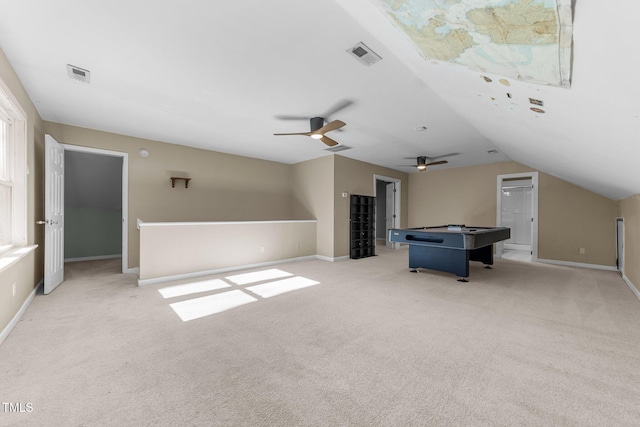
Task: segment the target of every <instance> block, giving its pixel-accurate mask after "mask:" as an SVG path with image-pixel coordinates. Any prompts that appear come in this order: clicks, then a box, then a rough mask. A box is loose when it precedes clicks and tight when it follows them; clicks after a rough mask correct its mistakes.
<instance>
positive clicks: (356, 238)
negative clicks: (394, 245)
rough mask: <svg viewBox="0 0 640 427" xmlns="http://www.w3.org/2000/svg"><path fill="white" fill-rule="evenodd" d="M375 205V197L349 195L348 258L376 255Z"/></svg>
mask: <svg viewBox="0 0 640 427" xmlns="http://www.w3.org/2000/svg"><path fill="white" fill-rule="evenodd" d="M375 205H376V198H375V197H371V196H360V195H358V194H352V195H351V209H350V221H349V222H350V225H349V232H350V233H351V238H350V239H349V244H350V250H349V258H352V259H358V258H365V257H370V256H374V255H375V254H376V233H375V223H376V222H375Z"/></svg>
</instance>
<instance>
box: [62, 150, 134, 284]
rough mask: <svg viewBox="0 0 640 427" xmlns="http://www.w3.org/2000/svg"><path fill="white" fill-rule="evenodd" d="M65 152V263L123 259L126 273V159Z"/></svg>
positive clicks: (105, 152) (104, 153) (102, 152)
mask: <svg viewBox="0 0 640 427" xmlns="http://www.w3.org/2000/svg"><path fill="white" fill-rule="evenodd" d="M62 146H63V147H64V151H65V184H64V185H65V188H64V193H65V197H64V205H65V227H64V242H65V243H64V260H65V262H74V261H89V260H99V259H112V258H122V272H123V273H128V272H129V271H128V250H127V248H128V237H127V236H128V232H127V227H128V219H127V218H128V209H127V200H128V196H127V189H128V182H127V180H128V174H127V170H128V158H127V154H126V153H120V152H114V151H108V150H102V149H97V148H90V147H81V146H76V145H68V144H62Z"/></svg>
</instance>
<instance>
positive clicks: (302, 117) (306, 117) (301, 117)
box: [274, 114, 309, 120]
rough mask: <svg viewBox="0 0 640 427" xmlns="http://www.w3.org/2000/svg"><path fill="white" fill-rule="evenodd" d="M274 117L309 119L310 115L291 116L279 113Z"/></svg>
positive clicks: (279, 118) (280, 118)
mask: <svg viewBox="0 0 640 427" xmlns="http://www.w3.org/2000/svg"><path fill="white" fill-rule="evenodd" d="M274 117H275V118H276V119H278V120H309V116H290V115H287V114H279V115H275V116H274Z"/></svg>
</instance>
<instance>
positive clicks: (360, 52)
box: [347, 42, 382, 66]
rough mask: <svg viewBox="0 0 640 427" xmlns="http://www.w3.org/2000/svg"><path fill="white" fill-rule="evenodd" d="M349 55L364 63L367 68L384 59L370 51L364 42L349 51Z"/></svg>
mask: <svg viewBox="0 0 640 427" xmlns="http://www.w3.org/2000/svg"><path fill="white" fill-rule="evenodd" d="M347 53H349V54H350V55H353V56H354V57H355V58H356V59H357V60H358V61H360V62H362V63H363V64H364V65H366V66H369V65H373V64H375V63H376V62H378V61H380V60H381V59H382V58H381V57H380V56H379V55H378V54H377V53H375V52H374V51H372V50H371V49H369V47H368V46H367V45H366V44H364V43H362V42H360V43H358V44H357V45H355V46H354V47H352V48H351V49H347Z"/></svg>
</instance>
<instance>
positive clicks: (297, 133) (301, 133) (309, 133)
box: [274, 132, 311, 136]
mask: <svg viewBox="0 0 640 427" xmlns="http://www.w3.org/2000/svg"><path fill="white" fill-rule="evenodd" d="M274 135H278V136H280V135H305V136H311V132H296V133H274Z"/></svg>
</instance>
